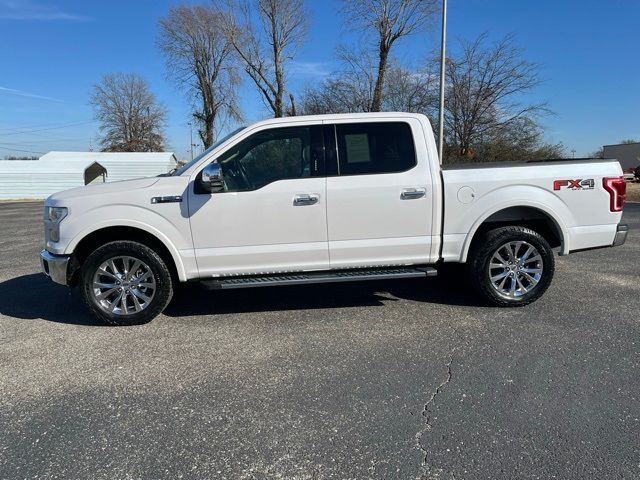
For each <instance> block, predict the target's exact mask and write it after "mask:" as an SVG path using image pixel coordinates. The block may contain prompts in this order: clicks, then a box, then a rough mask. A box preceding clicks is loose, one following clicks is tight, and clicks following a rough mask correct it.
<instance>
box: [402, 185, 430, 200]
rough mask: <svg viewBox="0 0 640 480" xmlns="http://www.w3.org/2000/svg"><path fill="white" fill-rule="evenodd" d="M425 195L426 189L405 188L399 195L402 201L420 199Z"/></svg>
mask: <svg viewBox="0 0 640 480" xmlns="http://www.w3.org/2000/svg"><path fill="white" fill-rule="evenodd" d="M426 194H427V189H426V188H405V189H404V190H402V193H401V194H400V198H401V199H402V200H413V199H414V198H422V197H424V196H425V195H426Z"/></svg>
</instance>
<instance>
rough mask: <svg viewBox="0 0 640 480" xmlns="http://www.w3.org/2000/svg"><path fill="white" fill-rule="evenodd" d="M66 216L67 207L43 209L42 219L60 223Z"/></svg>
mask: <svg viewBox="0 0 640 480" xmlns="http://www.w3.org/2000/svg"><path fill="white" fill-rule="evenodd" d="M66 216H67V207H44V219H45V220H49V221H50V222H55V223H60V222H61V221H62V219H63V218H64V217H66Z"/></svg>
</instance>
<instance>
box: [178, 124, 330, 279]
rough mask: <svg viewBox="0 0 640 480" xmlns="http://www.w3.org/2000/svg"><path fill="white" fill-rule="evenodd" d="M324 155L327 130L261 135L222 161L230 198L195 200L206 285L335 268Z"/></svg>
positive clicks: (196, 239) (199, 196) (193, 192)
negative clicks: (213, 280)
mask: <svg viewBox="0 0 640 480" xmlns="http://www.w3.org/2000/svg"><path fill="white" fill-rule="evenodd" d="M323 155H324V154H323V147H322V128H321V127H320V126H301V127H282V128H270V129H266V130H261V131H259V132H257V133H253V134H251V135H250V136H248V137H246V138H244V139H242V140H240V141H239V142H238V143H236V144H235V145H233V146H231V147H230V148H229V149H227V150H226V151H225V152H224V153H222V154H221V155H219V156H218V158H217V162H218V163H219V164H220V166H221V169H222V173H223V176H224V184H225V190H224V191H223V192H219V193H213V194H207V193H199V192H198V189H197V188H191V189H190V194H189V215H190V219H191V231H192V235H193V244H194V249H195V255H196V260H197V264H198V270H199V273H200V277H202V278H204V277H211V276H219V275H228V274H234V275H237V274H264V273H274V272H287V271H301V270H317V269H326V268H328V266H329V254H328V243H327V217H326V178H325V176H324V171H321V170H322V169H323V162H322V159H321V158H320V156H323ZM196 183H197V180H196Z"/></svg>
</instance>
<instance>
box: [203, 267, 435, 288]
mask: <svg viewBox="0 0 640 480" xmlns="http://www.w3.org/2000/svg"><path fill="white" fill-rule="evenodd" d="M437 274H438V272H437V270H436V269H435V268H433V267H419V268H404V267H399V268H373V269H350V270H334V271H323V272H303V273H279V274H272V275H252V276H243V277H222V278H214V279H211V280H202V281H201V283H202V285H203V286H204V287H205V288H208V289H211V290H226V289H230V288H250V287H272V286H278V285H304V284H312V283H334V282H359V281H362V280H387V279H392V278H425V277H435V276H436V275H437Z"/></svg>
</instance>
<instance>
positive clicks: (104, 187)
mask: <svg viewBox="0 0 640 480" xmlns="http://www.w3.org/2000/svg"><path fill="white" fill-rule="evenodd" d="M158 180H159V178H158V177H149V178H136V179H134V180H123V181H120V182H111V183H98V184H94V185H85V186H84V187H76V188H71V189H69V190H63V191H62V192H58V193H54V194H53V195H51V196H50V197H49V198H47V200H46V201H45V202H44V203H45V205H54V204H57V203H60V202H62V201H65V200H69V199H76V198H81V197H88V196H93V195H104V194H113V193H119V192H130V191H131V190H137V189H140V188H148V187H150V186H151V185H153V184H154V183H156V182H157V181H158Z"/></svg>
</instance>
